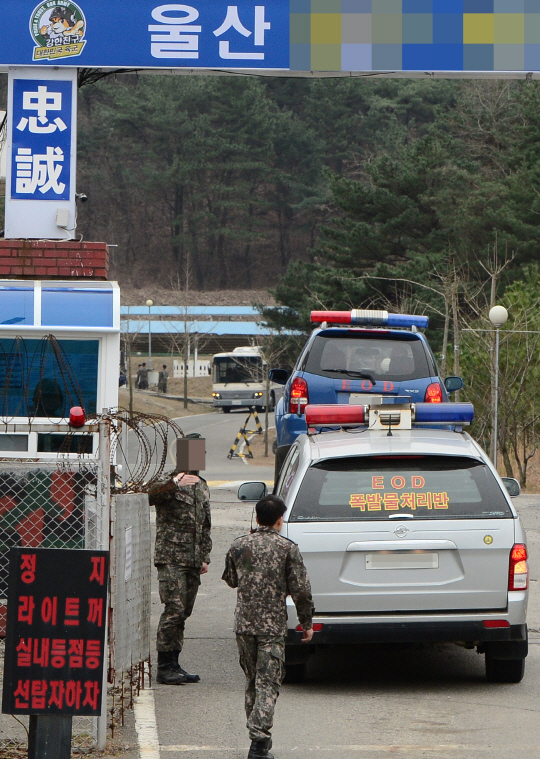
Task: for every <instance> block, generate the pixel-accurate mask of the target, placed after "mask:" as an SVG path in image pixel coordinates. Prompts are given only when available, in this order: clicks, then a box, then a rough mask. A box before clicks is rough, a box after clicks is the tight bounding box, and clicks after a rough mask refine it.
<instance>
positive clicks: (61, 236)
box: [5, 67, 77, 240]
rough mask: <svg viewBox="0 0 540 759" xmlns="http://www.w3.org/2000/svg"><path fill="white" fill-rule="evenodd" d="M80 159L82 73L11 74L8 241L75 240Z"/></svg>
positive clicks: (20, 70) (17, 70)
mask: <svg viewBox="0 0 540 759" xmlns="http://www.w3.org/2000/svg"><path fill="white" fill-rule="evenodd" d="M76 153H77V69H76V68H74V67H71V68H70V69H67V68H63V69H59V68H55V69H52V68H50V69H49V68H47V69H43V70H41V71H39V72H37V71H36V69H35V68H33V67H13V68H10V70H9V77H8V139H7V166H6V168H7V176H6V222H5V237H6V238H21V237H22V238H42V239H52V240H69V239H72V238H73V236H74V234H75V227H76V208H75V190H76Z"/></svg>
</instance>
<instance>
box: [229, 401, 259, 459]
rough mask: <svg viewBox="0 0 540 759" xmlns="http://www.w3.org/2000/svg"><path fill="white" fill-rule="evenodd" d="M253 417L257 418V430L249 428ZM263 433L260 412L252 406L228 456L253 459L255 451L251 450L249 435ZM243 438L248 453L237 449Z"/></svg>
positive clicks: (230, 457)
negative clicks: (239, 451)
mask: <svg viewBox="0 0 540 759" xmlns="http://www.w3.org/2000/svg"><path fill="white" fill-rule="evenodd" d="M251 417H253V419H254V420H255V424H256V425H257V429H256V430H248V428H247V426H248V422H249V420H250V419H251ZM262 433H263V428H262V424H261V421H260V419H259V414H258V413H257V411H256V409H255V407H252V408H251V409H250V412H249V415H248V417H247V419H246V421H245V422H244V424H243V425H242V427H240V430H239V431H238V434H237V435H236V437H235V439H234V442H233V444H232V445H231V450H230V451H229V453H228V454H227V458H228V459H235V458H239V459H252V458H253V451H252V450H251V446H250V445H249V438H248V435H262ZM242 438H243V439H244V443H245V446H246V448H247V451H248V452H247V453H238V452H237V450H236V449H237V447H238V443H239V442H240V441H241V440H242Z"/></svg>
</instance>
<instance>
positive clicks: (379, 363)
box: [305, 333, 434, 382]
mask: <svg viewBox="0 0 540 759" xmlns="http://www.w3.org/2000/svg"><path fill="white" fill-rule="evenodd" d="M305 370H306V372H309V373H310V374H317V375H320V376H321V377H331V378H333V379H340V378H344V377H349V378H350V377H353V378H354V375H355V374H357V373H358V372H360V373H361V374H364V375H366V376H369V377H370V378H371V380H372V381H373V382H379V381H384V380H393V381H395V382H396V381H397V382H405V381H407V380H415V379H424V378H425V377H430V376H431V371H430V367H429V365H428V359H427V355H426V351H425V349H424V346H423V344H422V341H421V340H420V339H419V338H418V337H414V336H413V335H407V336H406V338H404V339H400V340H396V339H395V337H393V336H392V335H391V334H389V335H377V336H376V337H373V336H370V337H368V336H367V335H365V334H362V333H359V334H358V336H355V337H352V336H351V337H343V336H337V335H336V336H335V337H325V336H323V335H319V336H318V337H316V338H315V340H314V341H313V345H312V347H311V350H310V351H309V356H308V358H307V362H306V365H305ZM433 371H434V369H433Z"/></svg>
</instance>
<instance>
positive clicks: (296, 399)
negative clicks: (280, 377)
mask: <svg viewBox="0 0 540 759" xmlns="http://www.w3.org/2000/svg"><path fill="white" fill-rule="evenodd" d="M308 403H309V395H308V388H307V382H306V381H305V379H302V377H295V378H294V379H293V381H292V384H291V397H290V400H289V413H290V414H303V413H304V409H305V407H306V406H307V404H308Z"/></svg>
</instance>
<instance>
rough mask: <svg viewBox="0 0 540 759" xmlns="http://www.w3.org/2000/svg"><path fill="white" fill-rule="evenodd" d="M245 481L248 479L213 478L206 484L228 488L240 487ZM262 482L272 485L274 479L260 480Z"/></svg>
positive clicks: (211, 486) (210, 486)
mask: <svg viewBox="0 0 540 759" xmlns="http://www.w3.org/2000/svg"><path fill="white" fill-rule="evenodd" d="M244 482H246V480H211V481H210V482H207V483H206V484H207V485H208V487H209V488H218V489H226V488H232V487H240V485H242V483H244ZM260 482H264V484H265V485H269V486H270V487H271V486H272V485H273V484H274V480H260Z"/></svg>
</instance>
